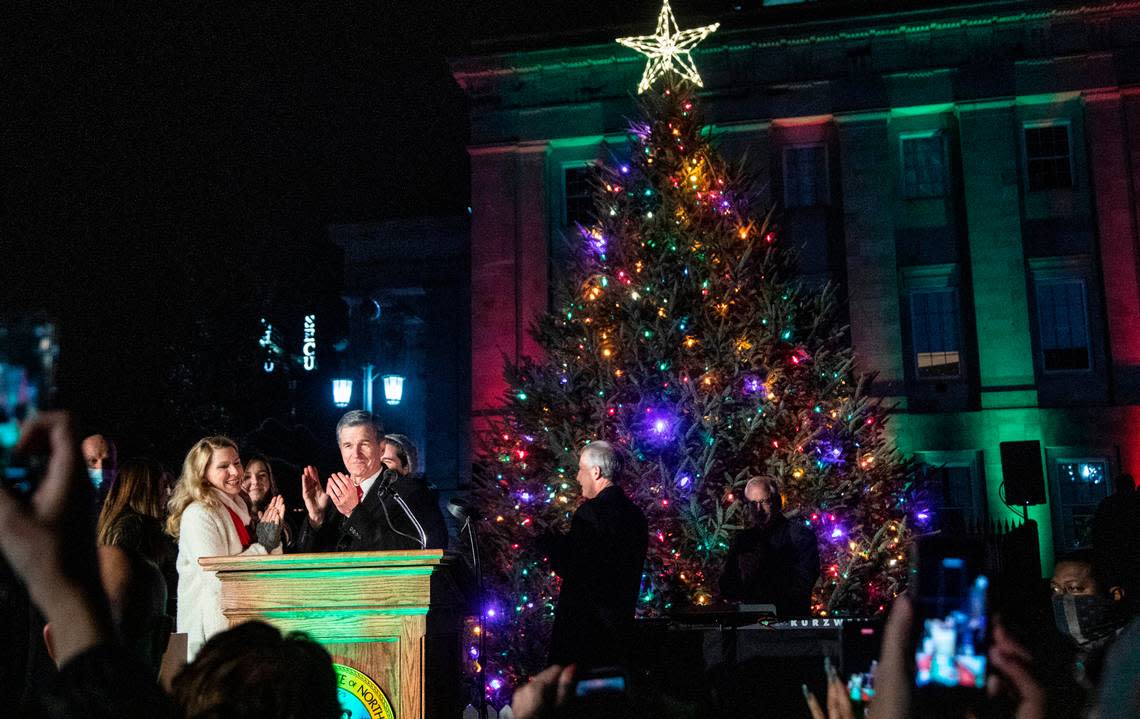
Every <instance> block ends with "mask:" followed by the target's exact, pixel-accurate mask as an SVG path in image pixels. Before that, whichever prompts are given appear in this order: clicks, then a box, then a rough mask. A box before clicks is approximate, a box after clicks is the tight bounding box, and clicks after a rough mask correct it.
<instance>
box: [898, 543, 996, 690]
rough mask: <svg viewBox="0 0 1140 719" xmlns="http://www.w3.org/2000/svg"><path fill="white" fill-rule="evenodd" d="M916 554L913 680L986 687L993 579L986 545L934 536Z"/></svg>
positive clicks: (922, 683) (935, 684)
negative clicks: (986, 570)
mask: <svg viewBox="0 0 1140 719" xmlns="http://www.w3.org/2000/svg"><path fill="white" fill-rule="evenodd" d="M916 554H917V567H916V571H917V576H916V577H914V581H915V585H914V586H915V587H916V588H917V591H916V592H915V593H914V606H915V623H914V627H915V632H916V635H917V637H916V642H915V648H914V685H915V687H919V688H921V687H932V688H933V687H945V688H959V689H983V688H984V687H985V684H986V670H987V666H986V663H987V659H986V652H987V649H988V637H989V633H988V630H989V616H988V612H987V601H986V595H987V591H988V589H989V579H988V578H987V577H986V576H985V574H983V573H982V572H981V566H982V548H981V545H980V544H977V543H974V542H971V541H968V540H955V539H950V538H946V537H929V538H924V539H923V540H922V541H920V542H919V544H918V548H917V552H916Z"/></svg>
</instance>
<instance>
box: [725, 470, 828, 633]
mask: <svg viewBox="0 0 1140 719" xmlns="http://www.w3.org/2000/svg"><path fill="white" fill-rule="evenodd" d="M744 497H745V499H747V500H748V502H749V504H750V506H751V507H752V510H753V516H754V517H755V523H754V524H753V526H751V527H749V528H748V529H745V530H744V531H742V532H741V533H740V534H738V535H736V538H735V539H734V540H733V542H732V546H731V547H729V550H728V556H727V557H726V558H725V562H724V573H723V574H722V575H721V578H720V591H721V594H722V595H723V596H724V598H725V599H728V600H738V601H743V602H750V603H756V604H774V605H775V606H776V614H777V615H778V616H781V617H807V616H810V615H811V590H812V588H813V587H814V586H815V582H816V580H817V579H819V545H818V543H817V542H816V538H815V532H813V531H812V530H811V529H810V528H808V527H805V526H804V525H803V523H802V522H800V521H795V522H792V521H789V520H788V518H787V517H785V516H784V514H783V512H782V511H781V510H782V509H783V507H784V500H783V497H782V496H781V493H780V484H779V482H778V481H777V480H776V479H775V478H773V477H753V478H752V479H750V480H748V484H746V485H745V486H744Z"/></svg>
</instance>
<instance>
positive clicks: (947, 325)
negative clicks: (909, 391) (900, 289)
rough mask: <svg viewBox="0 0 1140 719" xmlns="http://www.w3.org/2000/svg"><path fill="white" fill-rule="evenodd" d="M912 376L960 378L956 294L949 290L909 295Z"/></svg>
mask: <svg viewBox="0 0 1140 719" xmlns="http://www.w3.org/2000/svg"><path fill="white" fill-rule="evenodd" d="M910 326H911V338H912V340H911V341H912V344H913V346H914V363H915V374H916V376H917V377H919V378H920V379H934V378H940V377H958V376H960V375H961V371H962V370H961V368H962V360H961V346H960V345H961V342H960V337H959V332H958V295H957V292H956V291H955V290H954V289H952V288H942V289H932V290H916V291H912V292H911V293H910Z"/></svg>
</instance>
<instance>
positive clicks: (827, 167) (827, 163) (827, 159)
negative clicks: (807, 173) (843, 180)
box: [780, 142, 831, 210]
mask: <svg viewBox="0 0 1140 719" xmlns="http://www.w3.org/2000/svg"><path fill="white" fill-rule="evenodd" d="M816 147H818V148H821V149H822V150H823V177H822V182H823V194H822V198H821V199H820V201H819V202H817V203H816V204H813V205H792V204H791V203H789V202H788V186H789V184H790V183H789V182H788V155H789V154H790V153H791V152H792V151H794V150H804V149H809V148H816ZM780 158H781V164H782V168H781V175H782V176H783V178H784V187H783V188H782V189H783V192H782V193H781V194H782V195H783V196H784V209H786V210H811V209H815V208H820V207H830V206H831V150H830V149H829V148H828V146H827V143H826V142H795V143H791V144H787V145H784V146H783V147H782V148H781V152H780Z"/></svg>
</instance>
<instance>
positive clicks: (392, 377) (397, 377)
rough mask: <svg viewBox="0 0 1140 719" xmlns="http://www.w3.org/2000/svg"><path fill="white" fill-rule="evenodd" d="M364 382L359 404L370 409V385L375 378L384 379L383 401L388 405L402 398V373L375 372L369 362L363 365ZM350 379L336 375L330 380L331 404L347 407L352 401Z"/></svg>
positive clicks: (398, 402)
mask: <svg viewBox="0 0 1140 719" xmlns="http://www.w3.org/2000/svg"><path fill="white" fill-rule="evenodd" d="M363 370H364V383H363V389H362V391H361V405H362V406H363V408H364V409H365V410H366V411H368V412H371V411H372V385H373V384H374V383H375V382H376V380H378V379H379V380H383V381H384V401H385V402H386V403H388V404H390V405H398V404H400V402H402V401H403V399H404V375H402V374H386V375H378V374H376V368H375V367H373V366H372V365H370V364H366V365H364V367H363ZM352 384H353V383H352V380H350V379H347V378H343V377H338V378H337V379H334V380H333V381H332V390H333V404H335V405H336V406H337V407H347V406H348V405H349V403H350V402H352Z"/></svg>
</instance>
